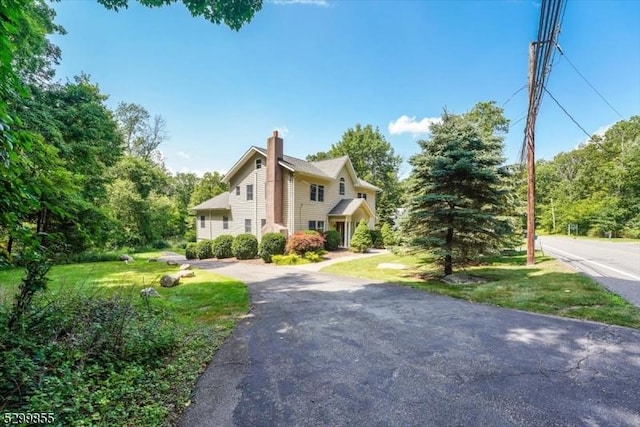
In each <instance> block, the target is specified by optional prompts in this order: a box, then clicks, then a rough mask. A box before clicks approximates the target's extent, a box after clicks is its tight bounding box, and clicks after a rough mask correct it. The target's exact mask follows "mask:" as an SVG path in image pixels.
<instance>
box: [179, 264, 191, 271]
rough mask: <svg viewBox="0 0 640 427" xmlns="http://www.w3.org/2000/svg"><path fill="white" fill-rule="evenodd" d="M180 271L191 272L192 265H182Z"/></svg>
mask: <svg viewBox="0 0 640 427" xmlns="http://www.w3.org/2000/svg"><path fill="white" fill-rule="evenodd" d="M180 270H191V264H182V265H181V266H180Z"/></svg>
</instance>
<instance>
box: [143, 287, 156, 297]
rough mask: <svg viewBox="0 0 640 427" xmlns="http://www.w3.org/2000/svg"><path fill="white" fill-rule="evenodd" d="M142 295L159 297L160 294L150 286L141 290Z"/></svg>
mask: <svg viewBox="0 0 640 427" xmlns="http://www.w3.org/2000/svg"><path fill="white" fill-rule="evenodd" d="M140 296H141V297H146V298H159V297H160V294H159V293H158V291H156V290H155V289H154V288H152V287H148V288H144V289H142V290H141V291H140Z"/></svg>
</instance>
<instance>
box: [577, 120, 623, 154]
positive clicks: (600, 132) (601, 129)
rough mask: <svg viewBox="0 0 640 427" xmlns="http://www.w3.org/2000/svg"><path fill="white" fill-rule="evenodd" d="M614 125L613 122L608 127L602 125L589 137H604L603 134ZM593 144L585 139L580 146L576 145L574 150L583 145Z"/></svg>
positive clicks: (589, 139)
mask: <svg viewBox="0 0 640 427" xmlns="http://www.w3.org/2000/svg"><path fill="white" fill-rule="evenodd" d="M614 124H615V122H613V123H609V124H608V125H603V126H600V127H599V128H598V129H596V130H595V132H593V133H592V134H591V135H592V136H604V133H605V132H606V131H607V130H609V128H610V127H611V126H613V125H614ZM591 143H593V141H592V140H591V138H590V137H589V138H585V139H584V140H583V141H582V142H581V143H580V144H578V145H577V146H576V148H578V147H580V146H581V145H585V144H591Z"/></svg>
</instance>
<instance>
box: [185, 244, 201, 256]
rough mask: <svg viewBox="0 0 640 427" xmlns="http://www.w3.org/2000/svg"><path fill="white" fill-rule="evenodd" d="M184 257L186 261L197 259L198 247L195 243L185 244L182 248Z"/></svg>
mask: <svg viewBox="0 0 640 427" xmlns="http://www.w3.org/2000/svg"><path fill="white" fill-rule="evenodd" d="M184 256H185V257H187V259H197V258H198V245H196V244H195V243H193V242H191V243H187V246H185V248H184Z"/></svg>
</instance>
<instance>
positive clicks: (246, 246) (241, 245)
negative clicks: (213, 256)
mask: <svg viewBox="0 0 640 427" xmlns="http://www.w3.org/2000/svg"><path fill="white" fill-rule="evenodd" d="M231 250H232V251H233V256H234V257H236V258H237V259H253V258H255V257H257V256H258V239H256V236H254V235H253V234H250V233H244V234H238V235H237V236H236V237H235V239H233V244H232V245H231Z"/></svg>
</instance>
